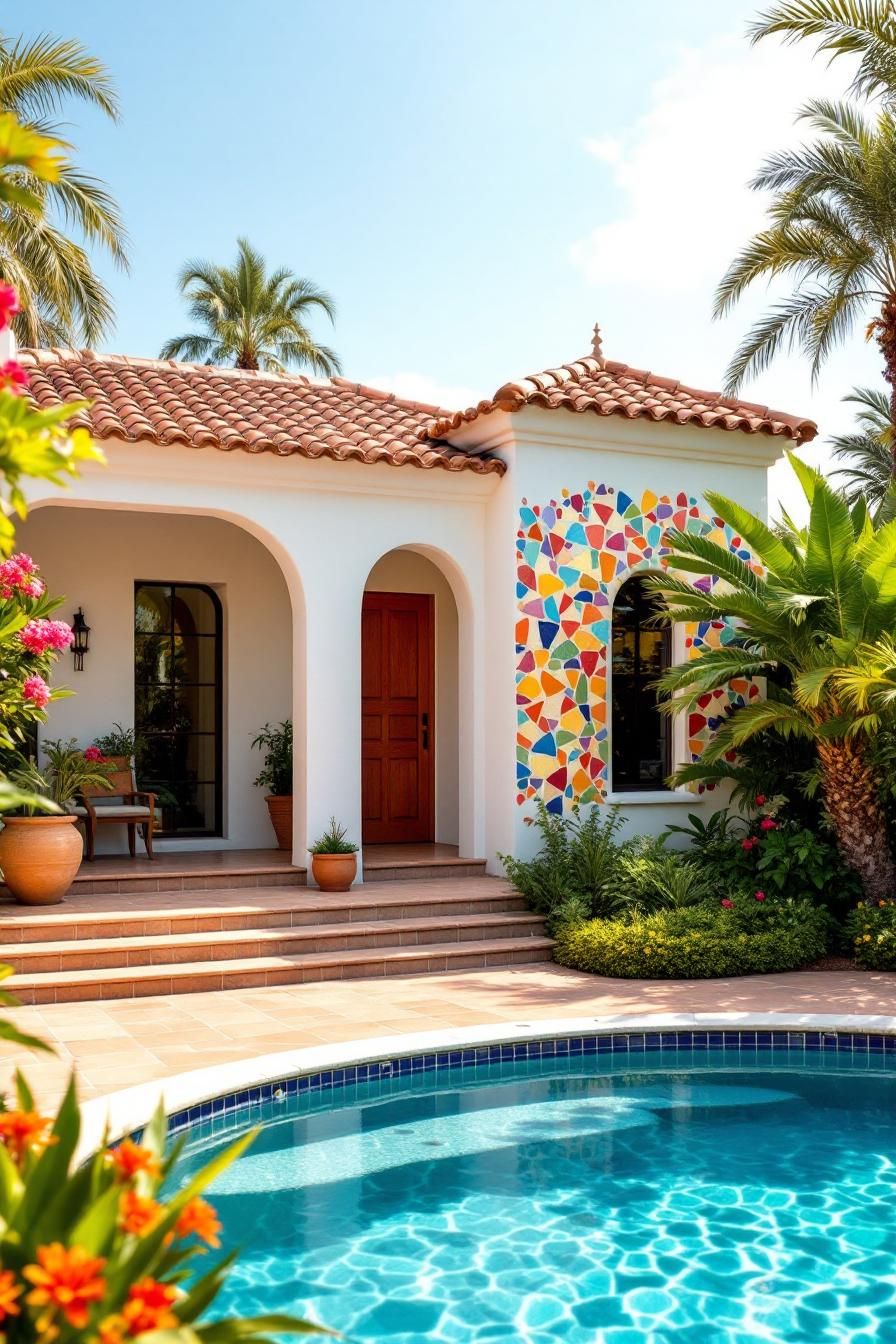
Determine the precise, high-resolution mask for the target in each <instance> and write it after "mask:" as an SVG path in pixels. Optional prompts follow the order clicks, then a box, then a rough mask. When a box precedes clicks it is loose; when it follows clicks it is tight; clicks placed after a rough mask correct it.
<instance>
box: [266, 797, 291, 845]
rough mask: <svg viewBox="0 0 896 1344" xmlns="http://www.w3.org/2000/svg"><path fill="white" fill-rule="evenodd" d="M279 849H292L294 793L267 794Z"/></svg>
mask: <svg viewBox="0 0 896 1344" xmlns="http://www.w3.org/2000/svg"><path fill="white" fill-rule="evenodd" d="M265 802H266V803H267V805H268V811H269V812H270V814H271V825H272V826H273V828H274V834H275V835H276V837H277V848H278V849H289V850H291V849H292V794H291V793H289V794H273V793H268V794H266V795H265Z"/></svg>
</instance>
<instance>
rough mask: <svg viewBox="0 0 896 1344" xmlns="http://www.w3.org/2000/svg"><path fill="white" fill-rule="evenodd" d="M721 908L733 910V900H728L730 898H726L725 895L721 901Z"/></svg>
mask: <svg viewBox="0 0 896 1344" xmlns="http://www.w3.org/2000/svg"><path fill="white" fill-rule="evenodd" d="M722 909H723V910H733V909H734V902H733V901H730V900H729V899H728V897H727V896H726V897H725V899H724V900H723V901H722Z"/></svg>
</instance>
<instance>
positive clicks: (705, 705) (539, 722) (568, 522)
mask: <svg viewBox="0 0 896 1344" xmlns="http://www.w3.org/2000/svg"><path fill="white" fill-rule="evenodd" d="M670 527H675V528H679V529H682V530H685V531H689V532H696V533H700V534H701V535H703V536H706V537H709V538H710V539H711V540H713V541H718V542H721V543H722V544H724V545H725V546H727V547H728V548H729V549H730V550H732V551H733V552H734V553H735V554H736V555H738V556H740V557H741V558H742V559H744V560H746V561H748V562H749V563H751V564H753V563H754V562H753V560H752V557H751V555H750V552H749V551H748V550H747V549H746V547H745V546H744V545H743V544H742V542H741V539H740V537H738V536H736V535H735V534H734V533H733V532H732V530H731V528H730V527H728V526H727V525H726V524H725V523H723V522H722V520H721V518H713V517H709V516H707V515H705V514H703V513H702V512H701V510H700V507H699V505H698V503H697V500H696V499H695V498H693V497H692V496H689V495H686V494H683V493H682V494H678V495H676V496H675V498H674V499H673V498H671V497H669V496H667V495H656V494H654V493H653V492H652V491H650V490H645V491H644V493H643V494H642V495H641V497H640V499H635V498H633V497H632V496H630V495H627V494H626V493H625V492H624V491H622V490H618V491H617V490H614V489H613V487H612V486H608V485H596V484H595V483H594V482H593V481H591V482H589V483H588V486H587V487H586V489H584V490H582V491H579V492H578V493H570V492H569V491H566V490H564V491H563V493H562V498H561V499H559V500H555V499H552V500H550V502H549V503H547V504H543V505H540V504H530V503H529V502H528V501H527V500H526V499H524V500H523V501H522V504H521V507H520V527H519V531H518V533H517V605H518V612H519V614H518V619H517V624H516V652H517V669H516V699H517V802H518V803H520V804H523V803H525V802H526V801H527V800H528V799H530V798H534V797H535V796H536V795H540V796H541V797H542V798H543V799H544V801H545V803H546V804H547V807H548V809H549V810H550V811H552V812H556V813H562V811H563V809H564V806H566V805H568V804H572V803H590V802H600V801H602V800H603V799H604V798H605V796H606V793H607V790H608V787H609V773H610V743H609V711H608V705H607V655H608V650H609V645H610V639H611V629H610V622H611V616H612V610H613V599H614V597H615V594H616V591H617V589H618V588H619V586H620V584H621V583H622V581H623V580H624V579H625V578H628V577H629V575H630V574H631V573H633V572H637V571H638V570H643V569H648V568H651V567H652V568H656V567H658V566H659V565H663V564H665V563H666V561H665V557H666V556H667V554H668V551H667V549H666V548H665V547H664V546H663V533H664V532H665V530H666V529H667V528H670ZM757 568H758V566H757ZM695 582H696V585H697V586H701V585H704V586H708V585H709V583H710V582H711V581H710V580H709V579H697V580H696V581H695ZM730 638H731V630H730V629H729V628H727V627H726V625H725V623H724V622H722V621H713V622H706V621H704V622H700V623H699V624H698V625H688V626H687V627H686V629H685V647H686V648H687V649H688V650H689V652H690V654H691V655H692V656H696V655H697V654H699V652H700V650H701V649H704V648H708V647H715V646H718V645H719V644H724V643H726V642H727V640H728V639H730ZM758 694H759V689H758V687H757V686H756V685H754V684H753V683H751V682H748V681H746V680H744V681H734V682H732V683H731V684H730V686H729V687H728V688H727V689H726V690H719V691H715V692H713V693H712V694H710V695H707V696H704V697H702V699H701V700H700V703H699V705H698V707H697V709H696V710H695V711H694V712H693V713H692V714H690V716H689V722H688V733H687V741H688V751H689V753H690V757H691V759H692V760H696V759H697V758H698V757H699V755H700V753H701V752H702V751H703V750H704V749H705V746H706V743H707V742H708V741H709V739H710V738H711V736H712V733H713V731H714V729H715V728H716V726H717V725H718V724H719V722H720V721H721V720H722V718H723V717H724V714H725V711H726V709H727V708H728V707H729V706H732V705H735V704H739V703H743V701H744V699H746V698H753V697H754V696H756V695H758Z"/></svg>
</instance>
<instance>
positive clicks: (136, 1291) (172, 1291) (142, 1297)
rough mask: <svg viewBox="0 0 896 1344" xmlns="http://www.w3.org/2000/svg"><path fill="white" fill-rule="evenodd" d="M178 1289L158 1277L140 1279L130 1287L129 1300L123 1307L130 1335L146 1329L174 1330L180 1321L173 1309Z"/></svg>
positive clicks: (140, 1332)
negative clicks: (160, 1281)
mask: <svg viewBox="0 0 896 1344" xmlns="http://www.w3.org/2000/svg"><path fill="white" fill-rule="evenodd" d="M176 1297H177V1289H176V1288H172V1286H171V1284H170V1283H159V1281H158V1279H150V1278H146V1279H140V1281H139V1282H138V1283H135V1284H132V1286H131V1287H130V1288H129V1289H128V1300H127V1302H125V1304H124V1306H123V1307H122V1309H121V1314H122V1316H123V1317H124V1320H125V1324H126V1326H127V1331H128V1334H129V1335H142V1334H143V1333H144V1331H146V1330H172V1329H174V1327H175V1326H177V1325H179V1324H180V1321H179V1320H178V1319H177V1317H176V1316H175V1315H174V1312H173V1311H171V1309H170V1308H171V1304H172V1303H173V1302H174V1301H175V1299H176Z"/></svg>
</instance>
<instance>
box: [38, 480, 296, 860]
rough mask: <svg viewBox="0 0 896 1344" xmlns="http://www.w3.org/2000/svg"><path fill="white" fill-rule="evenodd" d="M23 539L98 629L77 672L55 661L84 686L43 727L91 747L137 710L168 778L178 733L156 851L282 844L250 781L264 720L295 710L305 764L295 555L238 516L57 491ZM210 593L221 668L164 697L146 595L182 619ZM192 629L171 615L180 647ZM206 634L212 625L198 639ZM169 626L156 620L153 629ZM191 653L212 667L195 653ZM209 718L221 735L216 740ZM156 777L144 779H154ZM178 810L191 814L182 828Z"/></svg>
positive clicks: (132, 722)
mask: <svg viewBox="0 0 896 1344" xmlns="http://www.w3.org/2000/svg"><path fill="white" fill-rule="evenodd" d="M18 542H19V546H20V547H21V549H23V550H27V551H29V552H30V553H32V554H33V555H34V557H35V559H36V560H37V561H38V563H39V564H40V565H41V568H42V571H43V573H44V575H45V577H46V579H47V581H48V583H49V586H50V590H51V591H52V592H53V593H58V594H60V595H65V597H66V602H65V604H64V605H63V607H62V609H61V611H60V615H61V616H62V617H64V618H67V619H70V618H71V613H72V612H73V611H74V609H75V608H76V607H78V606H82V607H83V608H84V611H85V613H86V615H87V618H88V621H89V623H90V625H91V627H92V634H91V649H90V652H89V653H88V655H87V658H86V660H85V667H84V671H83V672H73V670H72V667H71V664H70V663H67V660H65V659H63V660H61V662H60V664H59V667H58V672H57V680H58V681H59V682H60V683H61V684H65V685H68V686H70V687H71V688H72V689H74V690H75V691H76V692H77V694H76V695H75V696H74V697H72V698H71V699H66V700H62V701H59V702H57V703H55V704H54V705H53V706H52V707H51V714H50V719H49V722H48V724H47V726H46V728H45V729H44V730H43V732H42V736H44V737H46V736H52V737H75V738H76V739H77V741H78V742H79V743H80V744H81V745H87V744H88V743H90V742H91V741H93V740H94V738H96V737H97V736H101V735H103V734H104V733H106V732H108V731H109V729H111V728H112V726H113V724H115V723H120V724H121V725H122V726H124V727H137V726H138V724H137V719H138V716H141V722H142V726H143V728H144V729H145V730H147V731H148V732H150V733H151V734H152V735H153V739H154V740H153V744H152V745H153V747H154V759H153V761H152V769H153V770H154V771H155V775H159V777H160V778H161V774H160V771H161V772H162V773H165V772H164V771H163V770H162V766H163V765H164V764H165V762H164V761H163V760H162V759H161V758H162V757H164V755H165V749H166V747H168V746H169V742H168V738H170V739H171V742H170V748H171V750H170V755H171V757H172V762H171V771H173V774H172V775H171V779H170V780H168V781H165V782H166V783H167V784H168V785H169V787H168V788H167V791H166V797H165V800H163V803H162V805H160V808H159V811H160V813H161V812H162V807H163V806H164V805H165V804H166V803H167V807H168V811H167V812H166V813H165V814H164V815H163V816H161V817H160V823H159V833H160V836H161V837H162V838H161V839H160V843H159V846H158V847H159V848H160V849H161V851H163V852H164V851H165V850H166V849H171V850H175V849H176V850H179V851H182V850H184V849H200V850H206V849H223V850H226V849H271V848H272V847H273V846H274V843H275V840H274V835H273V831H272V829H271V826H270V821H269V818H268V814H267V808H266V805H265V801H264V792H263V790H262V789H259V788H256V787H255V784H254V780H255V778H256V776H257V775H258V772H259V767H260V764H261V761H260V757H259V754H258V753H257V752H255V751H253V750H252V747H251V742H252V739H253V737H254V736H255V734H256V733H257V732H258V730H259V729H260V728H261V727H262V726H263V725H264V724H265V723H266V722H271V723H277V722H280V721H281V720H283V719H287V718H291V719H292V720H293V724H294V733H295V740H296V758H297V761H299V762H301V760H302V756H303V752H302V748H303V744H304V738H305V717H304V678H302V677H301V676H299V677H294V676H293V668H294V666H295V667H297V668H299V667H301V666H302V664H303V659H304V602H303V595H302V590H301V584H300V582H299V578H298V574H297V573H296V572H295V567H294V566H293V565H292V562H291V561H290V559H289V557H288V556H285V555H283V554H282V553H280V548H279V547H278V546H277V544H276V542H275V541H274V540H273V539H271V538H269V537H267V536H266V535H265V534H264V532H263V530H261V529H259V528H258V527H257V526H256V525H255V524H253V523H252V522H251V520H248V519H243V518H241V517H239V516H233V515H228V514H222V513H213V512H211V511H208V512H206V511H199V510H176V511H175V510H173V509H166V508H164V507H160V508H155V507H140V508H129V507H127V506H122V505H118V506H115V505H111V506H110V505H105V506H104V505H103V504H101V503H93V502H87V501H84V502H82V501H74V500H64V501H61V500H56V499H54V500H49V501H46V502H42V503H41V504H39V505H38V506H36V507H35V508H34V509H33V510H32V513H31V515H30V517H29V518H28V520H27V521H26V522H25V523H24V524H23V525H22V526H21V528H20V530H19V537H18ZM203 589H205V590H206V591H207V592H208V593H209V594H211V595H212V596H213V599H214V600H213V601H212V602H211V603H210V607H211V608H214V607H215V605H216V604H217V605H218V606H219V607H220V623H219V626H218V629H217V632H216V643H217V648H216V649H214V650H213V653H212V655H211V656H213V657H219V658H220V668H219V669H218V670H217V675H216V676H215V677H211V676H209V677H206V676H204V675H203V676H199V675H198V673H197V675H195V676H192V675H191V676H190V677H187V678H185V684H184V687H183V693H181V687H180V686H179V685H178V677H177V674H176V672H175V673H174V674H172V675H171V676H170V677H169V678H168V682H169V683H170V684H167V685H166V687H165V691H164V694H163V693H162V692H161V691H160V692H159V693H158V694H156V692H155V689H154V684H155V683H154V679H153V677H151V676H149V674H147V673H146V668H147V666H149V665H150V664H151V663H152V659H149V662H147V660H146V659H145V658H144V659H143V661H142V662H141V661H140V660H139V659H138V658H137V656H136V654H137V644H138V643H139V642H140V640H141V637H143V636H144V635H146V634H149V635H150V636H152V632H141V631H140V629H139V623H140V609H139V602H140V601H142V602H143V605H144V606H147V594H149V596H150V598H152V599H153V600H151V601H149V602H148V606H147V610H149V609H150V608H153V609H155V607H159V608H160V609H161V607H164V606H165V601H166V597H165V595H166V593H167V594H168V595H169V597H170V605H171V607H172V609H174V610H176V611H177V612H180V613H181V615H182V614H183V609H184V604H185V602H187V604H188V605H189V602H188V596H187V597H185V594H187V595H189V593H190V592H193V593H195V592H199V591H201V590H203ZM141 594H142V598H141V596H140V595H141ZM178 603H179V604H178ZM144 614H145V613H144ZM188 625H189V622H186V623H185V622H184V621H183V620H179V621H178V620H176V619H174V618H173V619H172V629H171V632H170V637H171V639H172V641H173V643H174V644H176V643H177V640H178V639H179V640H180V642H181V643H183V642H184V641H185V640H188V639H189V632H188V631H187V627H188ZM185 631H187V633H185ZM211 633H212V632H211V630H209V631H204V630H203V632H202V636H201V637H203V638H204V637H205V636H206V635H210V634H211ZM167 636H168V632H167V631H166V632H162V631H161V628H160V630H159V632H158V637H159V638H165V637H167ZM198 638H200V635H199V633H198V632H197V639H198ZM144 642H145V640H144ZM213 642H215V641H211V640H210V641H209V648H210V649H211V648H212V644H213ZM202 652H203V655H204V653H205V650H204V649H203V651H202ZM185 662H186V664H187V665H193V664H195V665H196V666H200V665H201V666H205V663H204V662H201V660H200V661H197V659H196V658H193V659H192V660H191V659H190V658H187V659H185ZM141 669H142V671H141ZM144 674H145V675H144ZM187 683H189V684H187ZM194 683H197V684H195V685H194ZM198 683H204V684H203V685H202V686H199V685H198ZM205 683H207V684H205ZM162 700H164V701H165V703H161V701H162ZM157 701H158V703H156V702H157ZM194 702H195V703H194ZM166 715H167V717H166ZM143 720H145V722H143ZM169 720H170V722H169ZM216 720H217V724H216ZM214 727H217V731H218V734H219V736H218V741H217V742H215V743H214V750H212V749H211V747H210V745H209V744H211V743H212V740H213V739H212V730H213V728H214ZM204 733H207V734H208V736H207V737H204V736H203V734H204ZM166 734H167V736H166ZM181 736H183V739H184V740H183V741H181V740H180V737H181ZM187 737H190V739H191V740H190V742H189V743H188V742H187ZM175 744H176V746H177V750H175ZM187 747H189V749H188V750H187ZM194 757H195V759H194ZM138 764H141V762H140V761H139V758H138ZM142 767H143V769H144V771H145V770H147V769H149V764H148V763H146V762H144V763H142ZM171 771H169V773H171ZM155 775H154V776H153V778H152V780H151V781H150V783H149V784H148V785H144V786H145V787H152V785H154V784H156V783H157V780H156V778H155ZM175 775H177V778H175V777H174V776H175ZM139 782H140V783H143V781H142V780H140V781H139ZM303 782H304V773H303V771H302V770H301V769H298V770H296V771H295V788H294V792H295V794H296V795H297V796H296V800H295V820H296V827H295V830H296V837H295V848H294V854H295V855H296V856H298V861H299V862H300V863H304V844H305V836H304V820H305V805H304V790H303ZM154 791H155V790H154ZM168 795H170V798H169V797H168ZM176 809H179V816H180V818H182V819H183V818H186V819H187V820H188V821H189V820H190V818H192V819H193V823H194V824H191V825H184V824H180V825H178V824H177V822H176ZM103 829H104V830H109V831H110V832H111V834H110V835H109V837H108V840H107V847H112V848H113V849H114V850H118V849H119V848H120V846H121V844H122V843H123V840H122V837H120V836H119V835H118V834H117V832H118V829H119V828H117V827H112V828H103Z"/></svg>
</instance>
